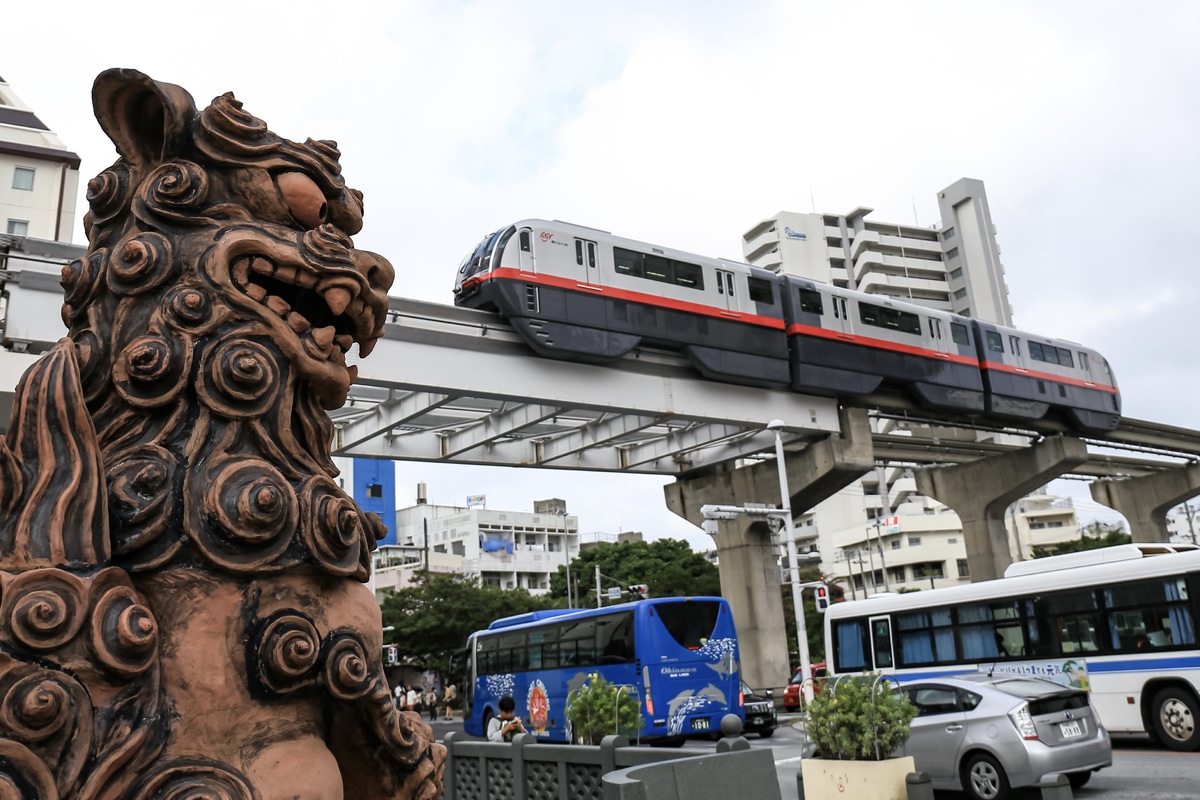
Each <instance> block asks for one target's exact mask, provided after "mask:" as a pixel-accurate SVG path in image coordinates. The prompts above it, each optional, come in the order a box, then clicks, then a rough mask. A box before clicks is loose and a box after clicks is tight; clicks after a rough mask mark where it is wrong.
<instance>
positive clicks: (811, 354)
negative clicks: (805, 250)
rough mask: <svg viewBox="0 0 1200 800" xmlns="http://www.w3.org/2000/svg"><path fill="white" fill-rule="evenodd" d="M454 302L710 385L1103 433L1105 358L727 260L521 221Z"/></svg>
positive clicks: (603, 354)
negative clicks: (678, 362) (660, 357)
mask: <svg viewBox="0 0 1200 800" xmlns="http://www.w3.org/2000/svg"><path fill="white" fill-rule="evenodd" d="M454 302H455V304H456V305H460V306H466V307H469V308H478V309H484V310H488V311H495V312H497V313H499V314H501V315H502V316H504V317H505V318H506V319H507V320H508V321H509V323H511V324H512V326H513V328H514V329H515V330H516V331H517V332H518V333H519V334H520V335H521V337H522V338H523V339H524V340H525V341H526V342H528V344H529V346H530V347H532V348H533V350H534V351H536V352H537V353H539V354H541V355H544V356H550V357H553V358H561V359H567V360H571V361H585V362H592V363H600V362H606V361H611V360H613V359H616V358H619V357H621V356H623V355H625V354H626V353H628V352H630V351H631V350H633V348H635V347H638V346H639V345H642V344H646V345H651V346H655V347H662V348H668V349H672V350H676V351H679V352H681V353H682V354H683V355H684V356H686V358H687V359H688V360H689V361H690V362H691V363H692V364H693V365H694V366H695V368H696V369H697V370H699V371H700V373H701V374H703V375H704V376H705V377H707V378H710V379H713V380H721V381H728V382H732V383H740V384H748V385H754V386H765V387H774V388H782V387H789V388H791V389H792V390H794V391H797V392H804V393H807V394H815V395H822V396H831V397H854V396H861V395H866V394H870V393H872V392H874V391H876V390H877V389H879V388H880V387H881V386H891V387H896V388H899V389H902V390H905V391H907V392H908V393H910V394H911V395H912V396H913V398H914V399H915V401H916V402H917V403H918V404H919V405H921V406H922V407H924V408H927V409H931V410H935V411H940V412H951V413H952V414H955V415H963V416H968V417H973V416H987V417H992V418H996V419H997V420H1007V421H1020V420H1039V419H1042V418H1044V417H1047V416H1057V417H1060V418H1062V419H1065V420H1066V422H1067V423H1068V424H1069V425H1071V426H1072V427H1074V428H1075V429H1077V430H1079V431H1081V432H1085V433H1087V432H1096V433H1102V432H1105V431H1111V430H1113V429H1114V428H1115V427H1116V426H1117V424H1118V422H1119V421H1120V418H1121V395H1120V392H1119V391H1118V389H1117V383H1116V379H1115V378H1114V377H1113V374H1112V371H1111V369H1110V368H1109V365H1108V361H1106V360H1105V359H1104V357H1103V356H1101V355H1100V354H1099V353H1097V352H1096V351H1095V350H1091V349H1089V348H1085V347H1081V346H1080V345H1078V344H1074V343H1072V342H1068V341H1064V340H1061V339H1051V338H1049V337H1045V336H1040V335H1037V334H1032V333H1027V332H1024V331H1019V330H1016V329H1013V328H1006V327H1003V326H1000V325H995V324H993V323H990V322H984V321H981V320H976V319H971V318H968V317H963V316H959V315H957V314H953V313H950V312H948V311H942V310H938V309H932V308H926V307H924V306H918V305H913V304H911V303H904V302H901V301H898V300H893V299H889V298H887V297H884V296H880V295H868V294H863V293H861V292H854V291H850V290H848V289H843V288H839V287H836V286H832V285H829V284H824V283H820V282H817V281H813V280H808V279H805V278H798V277H795V276H791V275H777V274H775V273H773V272H770V271H768V270H764V269H760V268H758V267H752V266H750V265H748V264H742V263H738V262H735V261H727V260H725V259H719V258H705V257H702V256H696V255H692V254H689V253H684V252H681V251H678V250H672V249H670V248H667V247H659V246H656V245H650V244H645V243H643V242H637V241H633V240H630V239H622V238H620V237H617V236H613V235H611V234H609V233H607V232H605V231H600V230H595V229H592V228H585V227H582V226H579V225H572V224H569V223H565V222H557V221H555V222H549V221H546V220H537V219H529V220H522V221H521V222H518V223H516V224H514V225H509V226H507V227H504V228H501V229H500V230H498V231H496V232H495V233H492V234H491V235H489V236H487V237H485V238H484V239H483V241H482V242H480V243H479V245H478V246H477V247H476V248H475V250H474V251H473V252H472V253H471V254H470V255H468V256H467V257H466V259H464V260H463V262H462V265H461V266H460V267H459V270H458V275H457V278H456V280H455V285H454Z"/></svg>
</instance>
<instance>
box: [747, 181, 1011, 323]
mask: <svg viewBox="0 0 1200 800" xmlns="http://www.w3.org/2000/svg"><path fill="white" fill-rule="evenodd" d="M938 208H939V210H940V212H941V217H942V221H941V225H939V226H932V227H920V226H918V225H909V224H906V223H901V222H879V221H876V220H872V219H869V218H868V216H869V215H870V213H871V212H872V209H870V208H866V207H862V206H860V207H859V208H856V209H854V210H853V211H851V212H849V213H848V214H828V213H813V214H804V213H798V212H794V211H780V212H779V213H778V214H776V215H774V216H773V217H770V218H768V219H765V220H763V221H762V222H760V223H758V224H757V225H755V226H754V227H753V228H751V229H750V230H748V231H746V233H744V234H743V235H742V254H743V256H744V257H745V259H746V261H747V262H749V263H750V264H753V265H755V266H758V267H763V268H764V269H770V270H772V271H774V272H785V273H789V274H792V275H802V276H804V277H806V278H812V279H814V280H818V281H823V282H825V283H831V284H833V285H834V286H842V287H846V288H849V289H854V290H856V291H860V292H867V293H868V294H879V295H885V296H887V297H894V298H897V299H900V300H907V301H910V302H913V303H918V304H920V305H924V306H929V307H931V308H938V309H942V310H945V311H952V312H954V313H956V314H962V315H963V316H967V317H977V318H979V319H985V320H989V321H991V322H998V323H1000V324H1002V325H1011V324H1012V308H1011V306H1010V305H1009V302H1008V288H1007V286H1006V285H1005V282H1004V267H1003V266H1002V265H1001V263H1000V246H999V245H998V244H997V243H996V231H995V226H994V225H993V224H992V215H991V211H990V210H989V208H988V202H987V194H986V193H985V192H984V188H983V182H982V181H978V180H975V179H973V178H962V179H961V180H959V181H956V182H955V183H953V184H952V185H950V186H948V187H946V188H945V189H943V190H942V191H940V192H938Z"/></svg>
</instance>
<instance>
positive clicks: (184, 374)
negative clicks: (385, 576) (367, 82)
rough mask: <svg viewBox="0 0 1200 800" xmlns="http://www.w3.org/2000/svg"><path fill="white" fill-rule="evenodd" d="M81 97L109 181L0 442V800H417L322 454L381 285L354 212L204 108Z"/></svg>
mask: <svg viewBox="0 0 1200 800" xmlns="http://www.w3.org/2000/svg"><path fill="white" fill-rule="evenodd" d="M92 95H93V103H94V107H95V112H96V118H97V119H98V120H99V122H100V125H101V127H103V129H104V131H105V132H106V133H107V134H108V136H109V138H111V139H112V141H113V143H114V144H115V145H116V147H117V151H118V153H119V154H120V158H119V160H118V161H117V162H116V163H115V164H114V165H113V166H111V167H110V168H108V169H107V170H105V171H104V172H103V173H101V174H100V175H99V176H97V177H96V178H94V179H93V180H92V181H91V182H90V183H89V184H88V193H87V198H88V203H89V206H90V210H89V212H88V215H87V217H86V219H85V223H84V224H85V227H86V229H87V235H88V243H89V248H88V254H87V256H86V257H85V258H82V259H79V260H77V261H75V262H73V263H71V264H70V265H69V266H67V267H66V268H64V270H63V279H62V283H63V287H64V289H65V293H66V295H65V303H64V305H63V319H64V321H65V322H66V324H67V326H68V331H69V335H68V337H67V338H64V339H62V340H61V341H60V342H59V343H58V344H57V346H56V347H54V349H53V350H52V351H51V352H49V353H47V354H46V355H45V356H44V357H43V358H41V359H40V360H39V361H38V362H37V363H36V364H35V365H34V366H33V367H31V368H30V369H29V371H28V372H27V373H26V374H25V375H24V377H23V378H22V379H21V381H20V384H19V386H18V388H17V393H16V397H15V400H14V406H13V411H12V418H11V421H10V423H9V428H8V434H7V436H6V437H5V438H4V439H3V440H0V798H4V799H5V800H7V798H22V800H27V799H30V798H37V800H56V799H57V798H63V799H64V800H67V799H71V800H160V799H161V800H167V799H168V798H170V799H171V800H176V799H179V800H182V799H183V798H188V799H189V800H199V798H213V799H214V800H251V798H254V799H258V798H262V800H271V799H272V798H288V800H291V799H292V798H323V799H329V798H334V799H336V798H343V797H345V798H364V799H365V800H374V798H415V799H417V800H426V799H427V798H429V799H432V798H437V797H439V796H440V795H441V779H442V771H443V768H444V764H445V758H446V750H445V748H444V747H442V746H441V745H439V744H437V743H436V742H435V741H434V738H433V734H432V731H431V730H430V728H429V727H428V726H427V725H426V724H425V723H424V722H422V721H421V719H420V718H419V717H418V716H417V715H416V714H413V713H409V712H399V711H397V710H396V708H395V707H394V705H393V703H392V700H391V697H390V693H389V691H388V686H387V682H386V680H385V678H384V675H383V669H382V664H381V648H382V630H381V627H380V614H379V607H378V605H377V603H376V601H375V598H374V597H373V596H372V594H371V592H370V591H369V589H367V587H366V586H364V585H363V581H364V580H366V578H367V576H368V570H369V558H370V551H371V550H372V549H373V548H374V546H375V541H376V539H377V538H378V537H379V536H380V535H381V533H382V524H381V523H380V521H379V519H378V518H377V517H374V516H369V515H366V514H364V513H363V512H362V511H361V510H360V509H359V508H358V506H357V505H356V504H355V503H354V501H353V500H352V499H351V498H350V497H349V496H348V495H346V494H345V493H344V492H343V491H342V490H341V489H340V488H339V486H338V484H337V483H336V482H335V481H334V480H333V478H334V476H336V475H337V470H336V468H335V467H334V465H333V462H332V461H331V460H330V456H329V448H330V444H331V441H332V432H333V429H332V423H331V422H330V419H329V416H328V414H327V410H328V409H334V408H337V407H338V406H340V405H341V404H342V403H343V402H344V401H345V399H346V396H347V393H348V391H349V388H350V384H351V383H352V382H353V381H354V378H355V374H356V372H357V369H356V368H355V367H347V365H346V352H347V351H348V350H350V349H351V348H352V347H353V346H354V345H355V344H357V345H358V348H359V354H360V355H363V356H365V355H366V354H367V353H369V352H370V350H371V348H372V346H373V345H374V344H375V342H376V340H377V339H378V338H379V337H380V336H381V335H382V333H383V323H384V318H385V314H386V311H387V306H388V300H387V294H386V292H387V290H388V288H389V286H390V285H391V283H392V279H393V277H394V272H393V270H392V267H391V265H390V264H388V262H387V261H386V260H385V259H384V258H382V257H380V256H378V255H375V254H373V253H367V252H364V251H361V250H355V249H354V246H353V244H352V242H351V240H350V236H351V235H352V234H354V233H357V232H358V230H359V229H360V228H361V226H362V195H361V194H360V193H359V192H356V191H354V190H352V189H349V188H347V187H346V186H345V183H344V181H343V179H342V176H341V174H340V166H339V164H338V158H339V153H338V151H337V148H336V146H335V144H334V143H333V142H327V141H313V140H309V141H307V142H305V143H303V144H298V143H296V142H291V141H288V140H286V139H283V138H281V137H279V136H277V135H275V134H273V133H271V132H270V131H269V130H267V128H266V126H265V124H264V123H263V122H262V121H260V120H258V119H256V118H255V117H253V116H251V115H250V114H248V113H246V112H245V111H244V110H243V109H242V106H241V104H240V103H239V102H238V101H237V100H235V99H234V97H233V95H231V94H226V95H224V96H222V97H218V98H217V99H216V100H214V101H213V103H212V105H210V106H209V107H208V108H206V109H204V110H203V111H201V112H199V113H197V112H196V109H195V106H194V104H193V101H192V98H191V96H190V95H189V94H188V93H187V92H186V91H184V90H183V89H181V88H180V87H178V86H172V85H170V84H165V83H158V82H155V81H153V80H151V79H150V78H148V77H147V76H145V75H142V74H141V73H138V72H134V71H132V70H109V71H107V72H105V73H103V74H101V75H100V76H99V77H98V78H97V80H96V84H95V87H94V88H93V93H92Z"/></svg>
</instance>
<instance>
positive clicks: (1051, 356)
mask: <svg viewBox="0 0 1200 800" xmlns="http://www.w3.org/2000/svg"><path fill="white" fill-rule="evenodd" d="M1029 357H1030V358H1032V359H1033V360H1035V361H1045V362H1046V363H1047V364H1062V365H1063V366H1064V367H1073V366H1075V361H1074V359H1072V358H1071V351H1070V350H1064V349H1063V348H1061V347H1055V346H1054V345H1052V344H1038V343H1037V342H1030V343H1029Z"/></svg>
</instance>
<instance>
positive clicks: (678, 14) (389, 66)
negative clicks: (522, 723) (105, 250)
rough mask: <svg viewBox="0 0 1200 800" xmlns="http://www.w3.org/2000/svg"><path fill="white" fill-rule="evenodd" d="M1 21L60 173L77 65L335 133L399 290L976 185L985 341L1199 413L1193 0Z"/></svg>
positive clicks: (515, 480) (520, 494) (346, 3)
mask: <svg viewBox="0 0 1200 800" xmlns="http://www.w3.org/2000/svg"><path fill="white" fill-rule="evenodd" d="M10 5H15V7H13V8H6V9H5V11H4V12H3V14H2V17H0V18H2V19H3V22H4V27H5V28H6V30H7V33H6V35H5V37H4V38H5V41H4V47H3V50H2V51H0V75H2V76H3V77H4V78H5V79H6V80H7V81H8V82H9V83H10V84H11V86H12V87H13V88H14V89H15V90H16V92H17V94H19V95H20V96H21V97H22V98H23V99H24V100H25V101H26V103H28V104H29V105H30V106H31V107H32V108H33V109H34V111H35V112H36V113H37V114H38V115H39V116H40V117H41V119H42V120H43V121H44V122H45V123H46V124H47V125H48V126H49V127H50V128H51V129H52V130H54V131H55V132H56V133H57V134H58V135H59V136H60V137H61V138H62V140H63V141H64V143H65V144H66V145H67V146H68V147H69V148H70V149H72V150H74V151H75V152H77V153H78V154H79V155H80V156H81V157H82V159H83V165H82V168H81V173H82V175H83V176H84V180H83V181H82V183H86V179H87V178H88V177H90V176H92V175H94V174H96V173H97V172H99V171H101V170H102V169H103V168H104V167H106V166H108V165H109V164H110V163H111V162H112V161H113V160H115V157H116V156H115V152H114V150H113V147H112V145H111V143H110V142H109V141H108V140H107V139H106V138H105V136H104V134H103V133H102V131H101V130H100V128H99V126H98V125H97V124H96V122H95V120H94V118H93V116H92V114H91V107H90V90H91V85H92V81H93V80H94V78H95V76H96V75H97V74H98V73H99V72H100V71H102V70H103V69H106V68H108V67H116V66H120V67H132V68H136V69H139V70H141V71H142V72H145V73H147V74H149V75H150V76H151V77H153V78H155V79H157V80H161V81H166V82H171V83H176V84H179V85H181V86H183V87H184V88H185V89H187V90H188V91H189V92H191V94H192V95H193V96H194V97H195V98H196V102H197V105H198V106H200V107H203V106H204V105H205V104H207V103H208V102H209V101H210V100H211V99H212V98H213V97H215V96H217V95H219V94H221V93H223V92H226V91H230V90H232V91H233V92H234V93H235V95H236V96H237V97H238V99H240V100H241V101H242V102H243V103H244V104H245V106H246V109H247V110H248V111H250V112H251V113H253V114H254V115H256V116H258V117H260V118H262V119H264V120H265V121H266V122H267V123H268V125H269V126H270V127H271V129H272V130H274V131H276V132H277V133H279V134H281V135H283V136H286V137H288V138H292V139H297V140H303V139H305V138H306V137H310V136H311V137H313V138H327V139H335V140H337V141H338V143H339V146H340V147H341V150H342V152H343V158H342V165H343V170H344V173H345V175H346V178H347V181H348V183H349V184H350V185H352V186H354V187H356V188H359V189H361V190H362V191H363V192H364V193H365V195H366V220H365V227H364V229H363V232H362V233H361V234H359V235H358V236H357V237H356V242H357V244H358V245H359V246H360V247H365V248H367V249H370V250H376V251H378V252H381V253H383V254H384V255H386V256H388V257H389V258H390V259H391V261H392V262H393V263H394V264H395V266H396V269H397V281H396V285H395V287H394V288H393V294H403V295H407V296H411V297H415V298H418V299H422V300H430V301H435V302H442V303H452V302H453V298H452V292H451V289H452V286H453V281H454V270H455V268H456V267H457V266H458V263H459V261H460V260H461V259H462V257H463V256H464V255H465V254H466V253H467V251H468V250H469V249H470V248H472V247H473V246H474V244H475V243H476V242H477V241H478V240H479V239H480V238H481V237H482V236H483V234H485V233H487V232H489V231H492V230H495V229H497V228H499V227H501V226H503V225H506V224H508V223H510V222H513V221H515V220H517V219H521V218H525V217H545V218H557V219H565V220H570V221H572V222H578V223H581V224H584V225H589V226H592V227H597V228H603V229H605V230H609V231H612V232H614V233H616V234H619V235H623V236H628V237H630V238H634V239H641V240H644V241H649V242H654V243H656V244H664V245H668V246H671V247H676V248H679V249H682V250H687V251H691V252H695V253H700V254H704V255H711V256H725V257H731V258H736V259H739V260H740V258H741V250H740V235H741V233H742V232H743V231H744V230H746V229H747V228H749V227H750V226H751V225H753V224H754V223H756V222H758V221H759V220H761V219H764V218H766V217H768V216H771V215H773V214H774V213H775V212H777V211H779V210H782V209H786V210H794V211H812V210H814V204H815V210H817V211H822V212H835V213H838V212H841V213H844V212H848V211H850V210H851V209H853V208H855V207H857V206H868V207H871V208H874V209H875V212H874V214H873V215H872V218H873V219H877V220H879V221H884V222H913V221H914V220H915V221H916V222H919V223H920V224H922V225H929V224H933V223H936V222H937V221H938V217H937V203H936V192H937V191H938V190H939V189H941V188H943V187H945V186H947V185H949V184H950V183H952V182H954V181H955V180H957V179H958V178H960V177H972V178H979V179H981V180H983V181H984V183H985V185H986V188H987V193H988V200H989V202H990V204H991V210H992V216H993V219H994V221H995V224H996V227H997V237H998V240H999V243H1000V246H1001V249H1002V251H1003V255H1002V261H1003V263H1004V266H1005V269H1006V277H1007V281H1008V287H1009V292H1010V299H1011V302H1012V306H1013V309H1014V312H1015V321H1016V324H1017V325H1018V326H1019V327H1022V328H1025V329H1028V330H1032V331H1036V332H1039V333H1044V334H1047V335H1053V336H1059V337H1062V338H1067V339H1072V340H1075V341H1079V342H1084V343H1087V344H1089V345H1091V346H1093V347H1095V348H1096V349H1098V350H1100V351H1101V352H1102V353H1104V354H1105V355H1106V356H1107V357H1108V359H1109V361H1110V362H1111V364H1112V365H1113V369H1114V371H1115V372H1116V374H1117V377H1118V380H1119V382H1120V385H1121V389H1122V393H1123V396H1124V403H1125V413H1126V414H1127V415H1128V416H1131V417H1136V418H1140V419H1149V420H1155V421H1159V422H1164V423H1171V424H1175V425H1180V426H1184V427H1188V428H1197V427H1200V419H1197V415H1196V413H1195V411H1194V406H1195V402H1196V398H1197V397H1200V378H1198V377H1197V372H1196V369H1195V355H1194V354H1195V352H1196V350H1197V347H1196V345H1195V344H1194V343H1193V340H1194V338H1195V336H1196V334H1195V330H1196V327H1197V319H1198V314H1197V300H1198V299H1200V292H1198V291H1197V284H1198V283H1200V275H1198V274H1197V270H1196V266H1197V253H1198V248H1197V242H1200V235H1197V234H1200V215H1198V214H1197V202H1196V199H1195V191H1196V187H1197V182H1198V180H1197V179H1198V178H1200V168H1198V163H1197V161H1198V156H1197V150H1198V144H1197V143H1198V140H1200V135H1198V134H1200V130H1198V124H1197V123H1198V120H1200V105H1198V103H1197V96H1198V95H1197V87H1198V86H1200V47H1197V46H1196V40H1195V37H1196V31H1197V30H1200V3H1195V2H1163V1H1161V0H1160V1H1158V2H1150V3H1133V2H1126V3H1116V2H1101V1H1098V0H1087V1H1086V2H1044V1H1043V2H1014V1H1013V0H1006V1H1005V2H1003V3H1001V2H993V3H986V4H985V3H963V2H915V1H914V0H908V1H907V2H894V0H881V1H880V2H856V3H849V4H847V3H833V2H825V3H812V2H801V1H800V0H793V1H792V2H786V1H785V2H769V1H767V0H742V1H741V2H739V3H737V4H734V3H729V2H715V1H710V0H687V2H653V0H637V1H636V2H626V1H625V0H609V1H608V2H570V1H569V0H556V1H555V2H499V1H495V2H452V1H449V0H430V1H428V2H404V1H403V0H392V1H391V2H389V3H387V4H384V3H379V4H367V3H358V2H353V0H343V2H340V3H329V2H321V3H315V2H288V3H267V2H262V3H254V2H245V0H243V1H242V2H236V3H233V2H208V3H204V4H197V3H192V4H169V3H162V2H153V3H148V2H147V3H143V2H121V3H94V2H86V3H84V2H70V1H68V2H65V3H62V2H60V3H36V2H27V1H26V2H21V3H20V4H10ZM851 9H852V10H853V14H850V13H849V12H850V10H851ZM17 32H20V34H21V35H20V36H15V35H13V34H15V33H17ZM81 194H82V193H81ZM84 209H85V205H84V202H83V200H82V197H81V199H80V201H79V215H78V220H77V225H76V231H75V234H74V237H73V238H74V240H75V241H78V242H82V241H83V240H84V239H83V232H82V216H83V210H84ZM1189 352H1190V353H1193V355H1192V356H1188V355H1187V353H1189ZM398 473H399V476H400V477H399V488H398V498H399V500H400V502H401V504H406V503H407V502H409V501H410V500H411V499H412V497H413V495H414V489H413V487H414V486H415V484H416V482H417V481H418V480H424V481H425V482H426V483H427V484H428V485H429V495H430V498H429V499H430V502H434V503H462V502H463V501H464V500H465V496H466V495H467V494H476V493H479V494H487V495H488V505H489V507H491V508H508V509H515V510H525V509H529V510H532V502H533V500H534V499H539V498H543V497H550V496H559V497H563V498H564V499H566V500H567V502H568V507H569V509H570V511H571V513H575V514H578V516H579V517H580V527H581V529H582V530H584V531H593V530H604V531H610V532H616V531H617V530H619V529H624V530H642V531H644V532H646V533H647V534H648V535H650V536H661V535H670V536H674V537H686V538H688V539H689V541H691V542H692V543H693V544H694V545H697V546H706V545H707V543H708V539H707V537H705V536H704V535H703V534H702V533H701V532H700V531H699V530H698V529H696V528H694V527H692V526H691V525H688V524H686V523H684V522H682V521H680V520H678V519H677V518H675V517H674V516H673V515H672V514H670V513H669V512H668V511H666V509H665V506H664V505H663V501H662V492H661V488H660V487H661V485H662V484H663V483H664V482H665V481H664V479H657V478H631V477H625V476H597V475H582V474H576V473H565V472H547V471H531V470H512V469H486V468H466V467H445V466H442V465H420V464H404V463H402V464H400V465H399V466H398ZM1083 496H1086V495H1083ZM1078 505H1079V507H1080V517H1081V519H1082V521H1085V522H1086V521H1088V520H1089V519H1090V518H1092V517H1093V516H1096V515H1098V514H1099V513H1100V512H1099V508H1100V507H1098V506H1096V505H1095V504H1092V503H1090V502H1088V501H1084V502H1079V503H1078Z"/></svg>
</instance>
